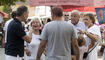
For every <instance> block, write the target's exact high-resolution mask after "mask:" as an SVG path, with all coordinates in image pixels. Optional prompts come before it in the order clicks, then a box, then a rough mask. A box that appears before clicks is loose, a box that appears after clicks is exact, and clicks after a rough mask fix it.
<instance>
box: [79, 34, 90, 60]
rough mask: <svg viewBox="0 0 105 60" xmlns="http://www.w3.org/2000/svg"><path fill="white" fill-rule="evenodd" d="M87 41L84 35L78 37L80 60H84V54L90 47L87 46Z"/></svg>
mask: <svg viewBox="0 0 105 60" xmlns="http://www.w3.org/2000/svg"><path fill="white" fill-rule="evenodd" d="M85 43H86V41H85V39H84V37H83V36H82V35H79V36H78V45H79V50H80V60H83V54H84V53H85V52H87V51H88V47H87V46H86V45H85Z"/></svg>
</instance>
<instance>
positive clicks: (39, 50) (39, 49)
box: [36, 40, 47, 60]
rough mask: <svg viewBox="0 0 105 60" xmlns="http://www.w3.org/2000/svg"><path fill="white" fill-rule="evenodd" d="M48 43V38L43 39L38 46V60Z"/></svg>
mask: <svg viewBox="0 0 105 60" xmlns="http://www.w3.org/2000/svg"><path fill="white" fill-rule="evenodd" d="M46 44H47V41H46V40H42V41H41V43H40V45H39V48H38V53H37V57H36V60H40V57H41V55H42V53H43V52H44V50H45V47H46Z"/></svg>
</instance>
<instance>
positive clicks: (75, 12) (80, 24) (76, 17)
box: [68, 10, 86, 60]
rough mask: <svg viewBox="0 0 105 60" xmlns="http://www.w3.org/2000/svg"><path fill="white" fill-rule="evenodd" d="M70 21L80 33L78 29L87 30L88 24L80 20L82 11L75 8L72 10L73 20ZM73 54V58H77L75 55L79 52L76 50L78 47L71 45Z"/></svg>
mask: <svg viewBox="0 0 105 60" xmlns="http://www.w3.org/2000/svg"><path fill="white" fill-rule="evenodd" d="M68 23H70V24H73V25H74V27H75V28H76V32H77V34H78V32H79V31H78V29H81V30H86V26H85V24H84V23H83V22H81V21H80V12H79V11H78V10H73V11H72V12H71V20H69V21H68ZM71 47H72V49H71V54H72V59H73V60H75V56H76V55H77V52H74V51H75V50H77V48H76V47H73V46H71Z"/></svg>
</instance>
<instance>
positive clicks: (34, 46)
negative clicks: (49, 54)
mask: <svg viewBox="0 0 105 60" xmlns="http://www.w3.org/2000/svg"><path fill="white" fill-rule="evenodd" d="M39 44H40V35H35V34H34V33H33V34H32V40H31V43H29V44H28V48H29V50H30V52H31V56H27V57H26V60H36V56H37V52H38V47H39ZM41 60H45V55H44V54H42V56H41Z"/></svg>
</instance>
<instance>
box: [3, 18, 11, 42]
mask: <svg viewBox="0 0 105 60" xmlns="http://www.w3.org/2000/svg"><path fill="white" fill-rule="evenodd" d="M12 20H13V19H10V20H8V21H7V22H6V23H5V25H4V28H3V30H4V31H5V43H6V37H7V29H8V25H9V23H10V22H11V21H12Z"/></svg>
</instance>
